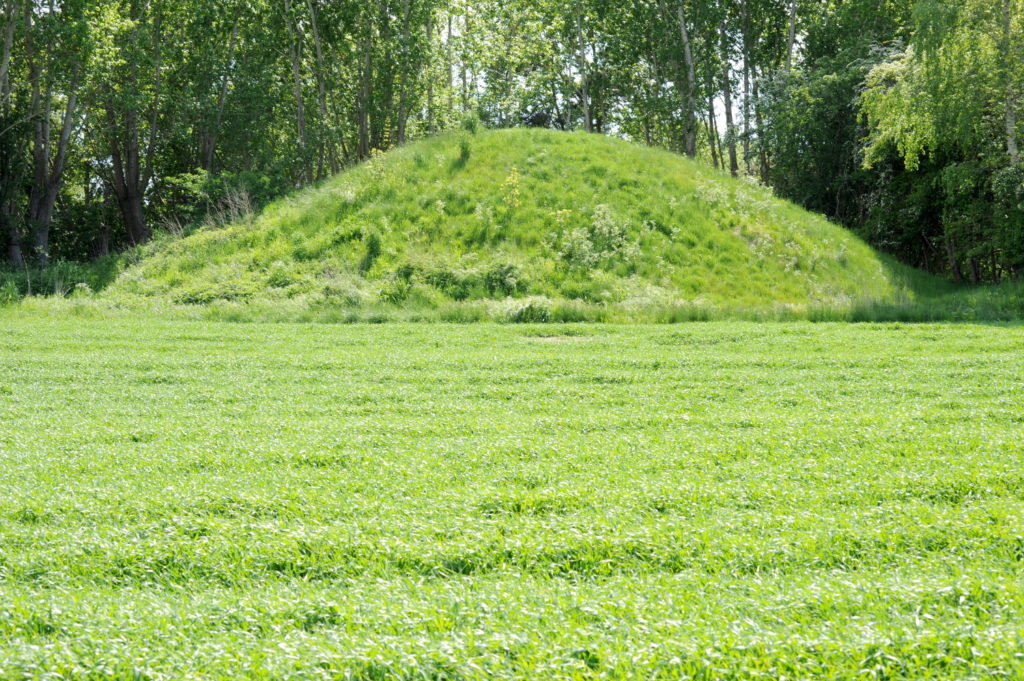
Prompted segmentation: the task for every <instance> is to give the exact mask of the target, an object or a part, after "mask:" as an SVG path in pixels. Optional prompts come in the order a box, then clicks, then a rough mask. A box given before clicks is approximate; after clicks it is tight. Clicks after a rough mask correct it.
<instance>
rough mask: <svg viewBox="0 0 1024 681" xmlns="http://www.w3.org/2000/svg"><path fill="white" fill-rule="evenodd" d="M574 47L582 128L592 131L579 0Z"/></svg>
mask: <svg viewBox="0 0 1024 681" xmlns="http://www.w3.org/2000/svg"><path fill="white" fill-rule="evenodd" d="M575 7H576V47H577V49H578V52H577V60H578V63H579V66H578V68H579V71H580V105H581V106H582V107H583V129H584V130H586V131H587V132H593V130H594V128H593V120H592V119H591V116H590V83H589V82H588V81H589V80H590V78H589V76H588V75H587V71H588V69H587V54H586V49H585V47H584V43H583V11H582V10H581V9H580V0H576V3H575Z"/></svg>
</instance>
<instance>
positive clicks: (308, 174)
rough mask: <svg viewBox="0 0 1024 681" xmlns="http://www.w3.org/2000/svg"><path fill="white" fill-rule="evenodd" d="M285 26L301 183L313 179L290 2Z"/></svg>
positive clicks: (287, 3)
mask: <svg viewBox="0 0 1024 681" xmlns="http://www.w3.org/2000/svg"><path fill="white" fill-rule="evenodd" d="M284 12H285V18H284V20H285V24H287V26H288V41H289V54H290V56H291V62H292V86H293V88H294V89H295V128H296V132H297V133H298V136H299V153H300V154H302V178H301V179H302V181H307V180H312V179H313V169H312V167H311V165H310V161H309V158H308V157H309V153H308V149H309V146H308V143H307V138H306V106H305V103H304V101H303V98H302V70H301V69H302V62H301V59H302V57H301V53H300V48H301V46H300V44H299V40H300V39H301V36H299V34H298V30H297V28H296V26H295V24H294V22H293V20H292V0H284Z"/></svg>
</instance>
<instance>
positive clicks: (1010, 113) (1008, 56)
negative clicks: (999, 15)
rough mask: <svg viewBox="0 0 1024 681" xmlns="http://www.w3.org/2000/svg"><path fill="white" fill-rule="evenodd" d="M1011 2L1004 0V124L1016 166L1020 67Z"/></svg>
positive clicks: (1007, 150)
mask: <svg viewBox="0 0 1024 681" xmlns="http://www.w3.org/2000/svg"><path fill="white" fill-rule="evenodd" d="M1011 4H1012V2H1011V0H1003V40H1002V42H1003V44H1002V46H1001V47H1002V52H1003V60H1004V62H1005V64H1006V66H1005V67H1004V72H1005V74H1006V75H1005V78H1006V104H1005V107H1006V111H1005V114H1004V122H1005V125H1006V152H1007V154H1009V156H1010V163H1011V164H1012V165H1014V166H1017V165H1019V164H1020V147H1019V146H1018V144H1017V106H1018V101H1017V100H1018V98H1017V93H1016V87H1015V85H1014V82H1013V77H1014V72H1015V70H1016V69H1017V68H1018V67H1019V64H1018V62H1017V59H1015V56H1016V55H1014V54H1012V51H1013V50H1012V38H1013V35H1012V31H1013V23H1012V21H1013V16H1012V14H1011V12H1010V9H1011V7H1010V5H1011Z"/></svg>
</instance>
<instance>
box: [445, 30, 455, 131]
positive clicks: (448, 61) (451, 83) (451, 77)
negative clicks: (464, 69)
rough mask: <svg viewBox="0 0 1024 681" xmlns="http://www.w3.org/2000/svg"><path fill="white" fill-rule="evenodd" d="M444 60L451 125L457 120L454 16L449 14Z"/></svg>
mask: <svg viewBox="0 0 1024 681" xmlns="http://www.w3.org/2000/svg"><path fill="white" fill-rule="evenodd" d="M444 58H445V65H446V66H447V71H448V120H447V123H448V124H451V122H452V120H454V119H455V73H454V69H455V62H454V60H453V59H452V15H451V14H450V13H449V14H448V35H447V38H445V41H444Z"/></svg>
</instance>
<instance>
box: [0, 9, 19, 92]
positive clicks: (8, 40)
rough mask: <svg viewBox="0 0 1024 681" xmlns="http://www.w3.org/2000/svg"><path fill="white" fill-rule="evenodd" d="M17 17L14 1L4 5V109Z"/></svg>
mask: <svg viewBox="0 0 1024 681" xmlns="http://www.w3.org/2000/svg"><path fill="white" fill-rule="evenodd" d="M17 16H18V5H17V3H16V2H14V0H7V1H6V3H5V4H4V33H3V36H4V38H3V48H2V50H3V51H2V53H0V98H2V102H0V105H2V106H4V107H6V106H7V101H8V99H9V96H10V91H9V90H8V88H7V74H8V71H9V70H10V66H11V51H12V50H13V49H14V20H15V18H16V17H17Z"/></svg>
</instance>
